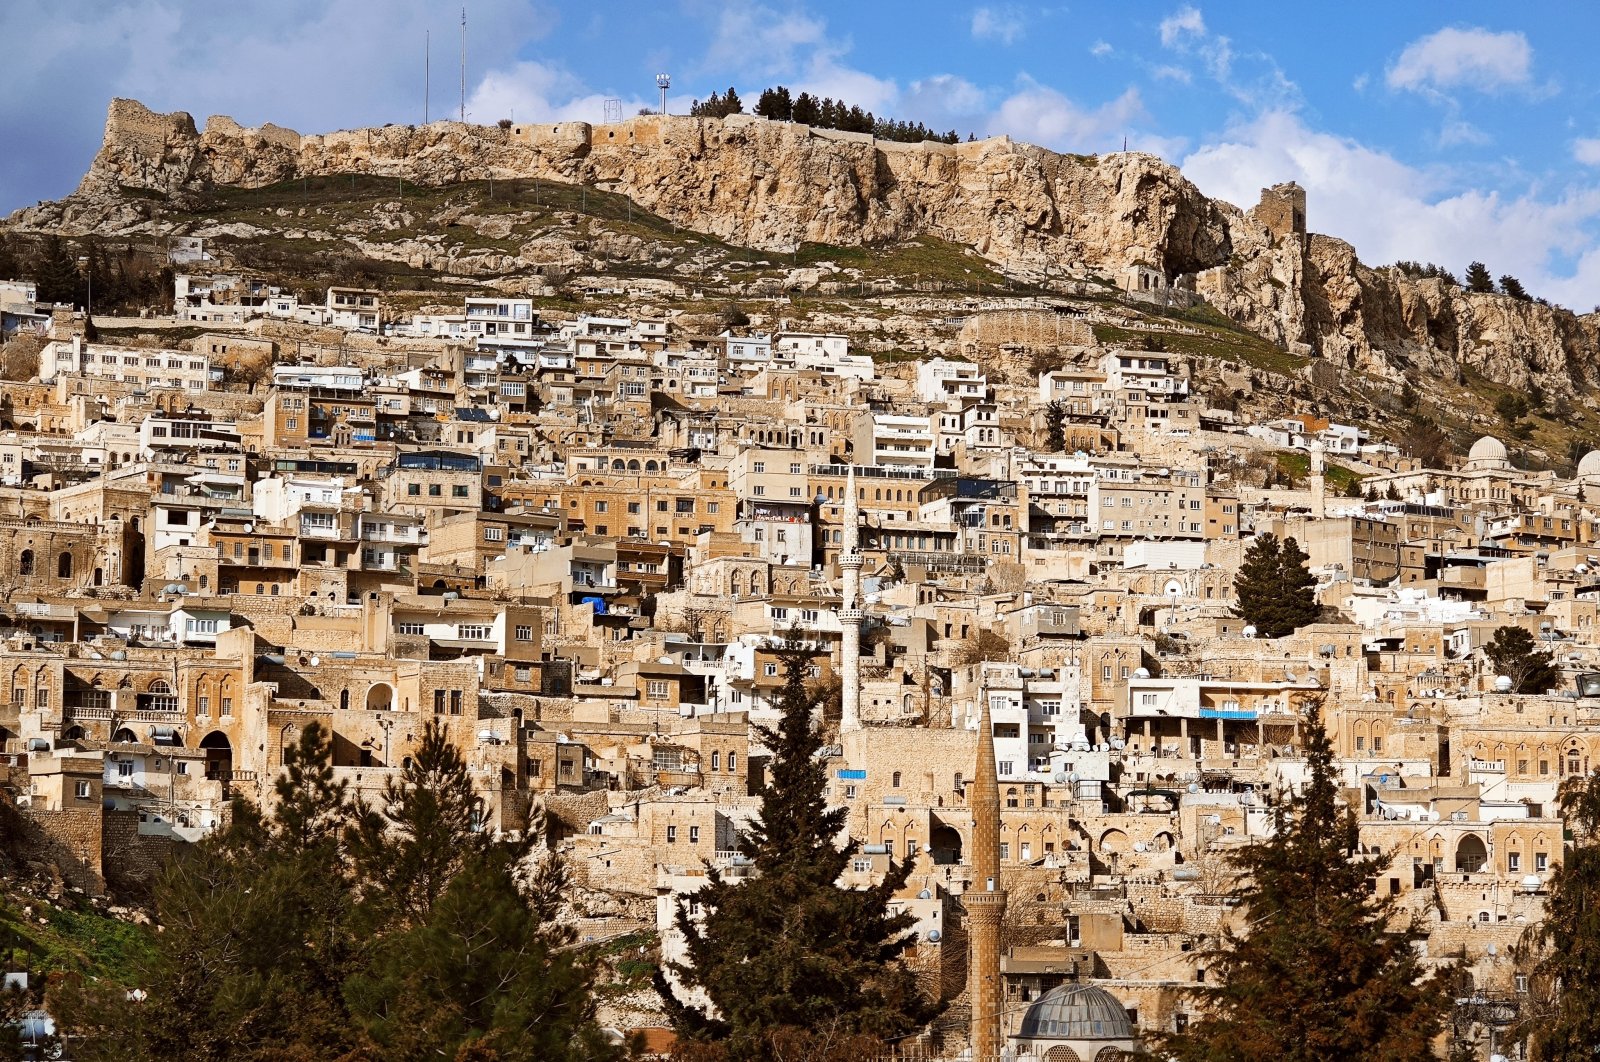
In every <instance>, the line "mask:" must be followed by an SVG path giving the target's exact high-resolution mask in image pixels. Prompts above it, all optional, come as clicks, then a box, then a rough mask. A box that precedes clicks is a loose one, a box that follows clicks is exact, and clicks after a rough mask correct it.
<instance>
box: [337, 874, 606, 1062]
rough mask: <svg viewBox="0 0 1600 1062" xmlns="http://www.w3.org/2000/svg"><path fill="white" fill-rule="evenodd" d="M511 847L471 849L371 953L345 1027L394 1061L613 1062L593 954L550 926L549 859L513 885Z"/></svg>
mask: <svg viewBox="0 0 1600 1062" xmlns="http://www.w3.org/2000/svg"><path fill="white" fill-rule="evenodd" d="M520 874H521V869H520V867H519V861H518V851H517V849H516V846H513V845H506V844H490V845H483V846H480V847H478V848H476V849H475V850H474V851H473V852H472V853H471V854H470V855H469V856H468V857H466V859H465V860H464V862H463V864H462V866H461V868H460V869H459V870H458V871H457V872H456V873H455V875H454V876H453V877H451V879H450V881H449V884H448V885H447V887H446V888H445V889H444V891H443V892H442V893H441V894H440V895H439V897H438V899H437V902H435V903H434V904H433V905H432V907H431V908H430V909H429V911H428V917H427V920H426V921H425V922H422V923H419V924H418V925H415V926H413V927H411V928H409V929H405V930H402V931H400V932H397V933H394V934H392V935H390V936H389V937H387V938H385V939H384V941H383V942H382V943H381V944H380V945H379V946H378V948H377V952H376V954H375V956H374V958H373V962H372V964H371V966H370V967H369V968H368V969H366V970H364V971H362V972H361V973H360V974H358V975H356V976H355V977H353V978H352V979H351V981H350V984H349V987H348V990H347V996H348V998H349V1000H350V1006H351V1012H352V1015H353V1017H354V1018H355V1020H356V1021H357V1022H358V1023H359V1024H360V1025H361V1027H362V1028H363V1029H364V1030H365V1031H366V1032H367V1033H368V1034H369V1035H370V1036H371V1037H372V1040H373V1041H374V1042H375V1043H376V1044H377V1045H378V1047H379V1048H380V1049H381V1052H382V1053H381V1057H383V1058H386V1059H395V1060H398V1062H425V1060H431V1059H438V1058H446V1059H451V1058H454V1059H493V1060H495V1062H601V1060H608V1059H613V1058H618V1057H620V1052H619V1051H618V1050H616V1049H615V1048H613V1047H612V1046H610V1045H609V1044H608V1043H607V1042H606V1041H605V1039H604V1037H603V1036H602V1034H601V1032H600V1029H599V1027H598V1026H597V1025H596V1024H595V1021H594V999H593V996H592V993H591V988H592V985H593V981H594V974H595V967H594V961H593V958H592V956H590V955H586V954H585V953H584V952H583V951H580V950H577V949H574V948H573V947H571V946H570V945H571V940H572V933H571V931H570V930H569V929H568V930H564V929H562V928H560V927H558V926H557V924H556V922H555V920H554V919H555V915H556V913H557V911H556V908H557V906H558V898H559V896H560V894H561V893H562V892H564V891H566V890H567V887H568V885H567V882H566V879H565V876H564V874H563V873H562V872H561V870H560V864H559V863H557V862H555V861H554V860H550V861H547V862H546V863H544V864H543V865H542V868H541V871H540V875H542V879H543V880H542V882H541V883H540V885H539V887H537V888H535V889H534V890H532V891H531V892H529V891H525V890H524V889H523V888H522V887H520V886H519V881H518V879H519V875H520Z"/></svg>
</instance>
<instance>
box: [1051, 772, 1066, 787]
mask: <svg viewBox="0 0 1600 1062" xmlns="http://www.w3.org/2000/svg"><path fill="white" fill-rule="evenodd" d="M1053 777H1054V778H1055V783H1056V784H1057V785H1066V784H1067V772H1066V771H1057V772H1056V773H1055V775H1054V776H1053Z"/></svg>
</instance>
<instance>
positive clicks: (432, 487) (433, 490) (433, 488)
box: [428, 483, 444, 498]
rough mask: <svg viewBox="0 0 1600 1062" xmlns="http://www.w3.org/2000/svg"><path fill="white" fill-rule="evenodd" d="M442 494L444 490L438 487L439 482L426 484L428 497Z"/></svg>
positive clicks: (436, 496)
mask: <svg viewBox="0 0 1600 1062" xmlns="http://www.w3.org/2000/svg"><path fill="white" fill-rule="evenodd" d="M443 494H444V491H443V490H442V489H441V488H440V485H439V484H437V483H429V484H428V497H430V498H438V497H440V496H442V495H443Z"/></svg>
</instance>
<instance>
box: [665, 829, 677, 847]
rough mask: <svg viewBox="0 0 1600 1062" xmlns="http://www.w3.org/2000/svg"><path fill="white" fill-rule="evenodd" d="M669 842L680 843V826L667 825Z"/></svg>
mask: <svg viewBox="0 0 1600 1062" xmlns="http://www.w3.org/2000/svg"><path fill="white" fill-rule="evenodd" d="M667 843H668V844H677V843H678V828H677V827H676V826H668V827H667Z"/></svg>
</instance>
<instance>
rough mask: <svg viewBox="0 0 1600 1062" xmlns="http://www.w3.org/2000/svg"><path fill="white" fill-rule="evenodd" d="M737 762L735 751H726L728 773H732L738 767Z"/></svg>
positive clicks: (737, 757)
mask: <svg viewBox="0 0 1600 1062" xmlns="http://www.w3.org/2000/svg"><path fill="white" fill-rule="evenodd" d="M738 764H739V754H738V753H737V752H730V753H728V773H729V774H732V773H733V772H734V771H735V770H737V769H738Z"/></svg>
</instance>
